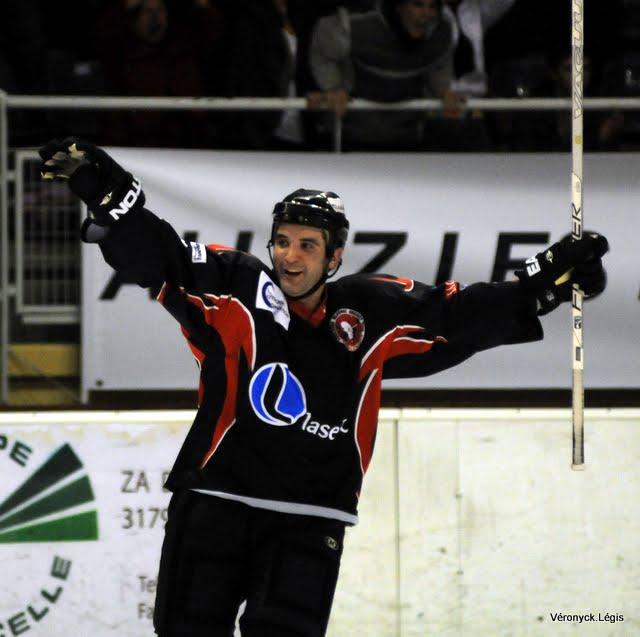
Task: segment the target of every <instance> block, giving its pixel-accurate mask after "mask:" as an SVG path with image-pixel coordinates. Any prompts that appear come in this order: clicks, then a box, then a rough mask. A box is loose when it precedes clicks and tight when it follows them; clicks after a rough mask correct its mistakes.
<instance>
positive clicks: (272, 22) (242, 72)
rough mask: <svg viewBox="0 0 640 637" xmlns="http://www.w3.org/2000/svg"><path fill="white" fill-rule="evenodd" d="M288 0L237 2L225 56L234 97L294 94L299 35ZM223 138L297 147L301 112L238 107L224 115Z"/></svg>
mask: <svg viewBox="0 0 640 637" xmlns="http://www.w3.org/2000/svg"><path fill="white" fill-rule="evenodd" d="M288 4H289V3H288V2H287V0H252V1H250V2H243V3H241V4H240V5H239V6H238V9H239V13H238V19H237V20H236V23H235V26H234V30H233V38H232V41H233V49H232V55H231V59H230V78H229V93H230V95H231V96H233V97H296V96H297V95H298V90H297V83H296V78H297V75H298V73H297V66H298V37H297V32H296V27H295V26H294V21H293V19H292V16H291V15H290V14H289V7H288ZM226 128H227V131H228V135H229V136H230V138H229V140H228V143H230V144H231V145H233V146H234V147H241V148H251V149H265V150H275V149H297V148H301V147H302V146H303V144H304V132H303V126H302V118H301V115H300V112H299V111H297V110H295V109H291V110H286V111H284V112H280V111H263V112H251V111H242V112H240V113H235V114H233V115H231V116H230V117H229V125H228V126H227V127H226Z"/></svg>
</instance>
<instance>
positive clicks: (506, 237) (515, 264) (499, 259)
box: [489, 232, 549, 281]
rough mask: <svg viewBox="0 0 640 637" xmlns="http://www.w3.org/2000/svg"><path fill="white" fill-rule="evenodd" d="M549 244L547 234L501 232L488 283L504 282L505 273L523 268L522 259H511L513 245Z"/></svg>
mask: <svg viewBox="0 0 640 637" xmlns="http://www.w3.org/2000/svg"><path fill="white" fill-rule="evenodd" d="M537 243H540V244H543V245H546V244H548V243H549V233H548V232H501V233H500V234H499V235H498V247H497V249H496V259H495V261H494V263H493V272H492V273H491V278H490V279H489V280H490V281H505V280H506V278H507V277H506V275H507V272H509V271H510V270H516V269H518V268H521V267H523V265H524V259H512V258H511V248H512V246H514V245H518V244H523V245H531V244H537Z"/></svg>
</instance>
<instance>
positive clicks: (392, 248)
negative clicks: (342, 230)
mask: <svg viewBox="0 0 640 637" xmlns="http://www.w3.org/2000/svg"><path fill="white" fill-rule="evenodd" d="M353 242H354V243H382V244H384V248H382V250H380V252H378V254H376V255H375V256H374V257H373V259H371V260H370V261H368V262H367V263H365V264H364V265H363V266H362V268H360V270H359V272H368V273H373V272H379V271H380V269H381V268H382V266H383V265H385V263H388V262H389V261H390V260H391V259H392V257H393V256H394V255H396V254H397V253H398V252H399V251H400V249H401V248H402V246H404V244H405V243H406V242H407V233H406V232H356V233H355V235H354V237H353Z"/></svg>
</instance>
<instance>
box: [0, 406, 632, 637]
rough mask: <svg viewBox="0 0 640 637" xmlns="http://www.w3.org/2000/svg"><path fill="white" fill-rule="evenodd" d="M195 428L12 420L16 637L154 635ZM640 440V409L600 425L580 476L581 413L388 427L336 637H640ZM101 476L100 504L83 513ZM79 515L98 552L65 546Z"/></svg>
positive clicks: (11, 610) (498, 415) (141, 418)
mask: <svg viewBox="0 0 640 637" xmlns="http://www.w3.org/2000/svg"><path fill="white" fill-rule="evenodd" d="M192 417H193V412H186V411H181V412H166V411H165V412H120V413H118V412H73V413H71V412H51V413H39V414H31V413H0V477H1V478H2V479H1V481H0V563H1V564H2V567H3V577H2V578H0V637H5V636H6V637H8V636H9V635H19V634H22V633H23V632H24V633H27V634H28V635H33V637H38V636H43V637H44V636H46V637H63V636H65V637H66V636H67V635H69V634H75V635H78V636H79V637H85V636H89V635H91V636H92V637H103V636H104V637H110V636H111V635H118V636H119V637H143V636H149V635H152V634H153V631H152V628H151V619H150V617H151V612H152V605H153V599H154V586H155V573H156V570H157V561H158V554H159V550H160V544H161V541H162V518H163V515H164V508H165V507H166V504H167V502H168V498H169V494H168V493H166V492H164V491H163V490H162V488H161V485H162V478H163V472H165V471H167V470H168V469H169V468H170V466H171V463H172V461H173V458H174V456H175V454H176V453H177V450H178V448H179V446H180V443H181V441H182V439H183V437H184V435H185V433H186V429H187V427H188V425H189V423H190V421H191V419H192ZM639 425H640V410H625V409H612V410H587V413H586V443H585V448H586V449H585V453H586V463H587V466H586V471H584V472H573V471H571V469H570V459H571V425H570V412H569V410H414V409H406V410H383V411H382V412H381V421H380V426H379V433H378V438H377V443H376V451H375V454H374V459H373V462H372V465H371V468H370V470H369V473H368V474H367V476H366V478H365V485H364V490H363V496H362V501H361V506H360V524H359V525H358V526H356V527H354V528H351V529H349V530H348V532H347V540H346V547H345V555H344V558H343V566H342V572H341V577H340V581H339V584H338V590H337V592H336V598H335V603H334V611H333V616H332V621H331V624H330V628H329V631H328V635H329V636H330V637H351V636H353V637H356V636H357V637H425V636H429V635H435V636H438V637H447V636H452V637H453V636H468V637H474V636H476V635H477V636H481V637H486V636H491V637H493V636H505V637H507V636H512V637H525V636H526V637H533V636H536V635H552V636H554V637H555V636H556V635H576V636H577V635H580V636H582V635H598V636H600V635H620V636H625V637H626V636H630V635H637V634H640V579H639V578H638V559H639V554H640V553H639V551H638V549H639V544H640V541H639V540H638V538H639V537H640V505H639V504H638V492H639V491H640V468H639V465H640V463H639V462H638V461H639V460H640V436H638V433H637V432H638V426H639ZM60 448H66V449H67V451H68V450H69V449H70V450H71V452H72V455H75V457H77V459H78V460H79V463H80V464H81V465H82V466H81V467H79V468H78V467H77V466H76V467H75V472H74V473H70V474H69V475H67V476H66V477H63V478H61V479H60V480H59V481H58V482H55V484H54V478H53V477H52V476H53V475H54V473H53V469H52V467H51V464H49V465H46V470H44V471H43V472H40V474H38V475H40V476H41V478H40V481H39V486H36V487H34V489H35V490H36V491H38V494H36V495H32V496H31V497H30V499H27V498H26V496H24V495H22V496H20V492H19V491H18V489H19V487H20V485H22V484H24V483H25V482H27V483H28V481H29V478H30V477H31V476H33V474H34V473H36V471H37V470H38V469H39V468H40V467H41V466H43V465H45V464H46V462H47V460H48V459H49V458H50V457H51V456H52V455H53V454H54V453H55V452H56V451H57V450H59V449H60ZM63 464H64V463H63ZM72 468H73V467H72ZM56 475H57V476H58V478H59V476H60V471H58V474H56ZM84 476H86V477H88V479H89V482H90V484H91V489H92V490H91V494H92V495H91V496H90V497H85V498H84V499H83V498H80V499H78V498H77V497H76V499H75V500H73V493H75V491H74V489H73V485H72V484H71V483H72V482H73V481H74V480H75V479H78V478H80V479H82V478H83V477H84ZM61 486H62V488H61ZM65 486H66V487H67V488H66V489H64V487H65ZM58 491H60V492H63V493H64V494H71V496H70V497H71V499H69V498H67V496H66V495H65V496H64V497H63V495H56V494H57V493H58ZM16 492H17V493H18V496H16V498H17V500H20V502H18V503H17V504H16V500H13V501H12V500H8V498H10V497H11V496H12V494H14V493H16ZM65 498H66V499H65ZM42 501H45V502H47V503H50V506H49V508H48V509H45V507H44V505H42V504H39V502H42ZM5 502H8V504H7V505H6V506H5V508H4V509H3V504H4V503H5ZM34 503H35V504H34ZM67 506H70V507H72V508H65V507H67ZM94 511H95V514H94V513H93V512H94ZM78 515H79V516H84V518H83V519H92V517H93V518H95V519H97V539H81V538H80V539H79V538H77V537H75V538H74V537H69V536H68V539H67V541H52V538H51V535H52V533H55V531H51V527H52V526H53V527H54V528H57V529H60V528H63V529H66V531H63V532H65V533H68V534H69V533H70V535H71V536H73V535H74V533H75V531H74V529H75V528H76V527H74V526H73V524H72V523H71V522H69V524H68V525H67V526H66V527H65V526H64V523H63V522H61V519H65V518H69V517H70V516H78ZM77 519H79V518H78V517H74V518H73V520H77ZM61 525H62V526H61ZM69 525H71V526H69ZM25 526H32V527H37V528H38V529H39V533H40V537H41V539H43V540H44V541H39V542H26V541H24V539H25V535H24V533H23V532H22V531H23V529H24V527H25ZM69 529H71V530H69ZM557 613H561V614H563V615H565V616H566V615H575V614H580V615H586V616H587V617H586V619H595V620H596V621H583V622H582V623H578V622H571V621H559V620H558V619H557V620H556V621H553V619H552V614H553V615H554V616H555V614H557ZM620 616H622V618H623V619H621V617H620ZM598 620H600V621H598ZM613 620H616V621H613Z"/></svg>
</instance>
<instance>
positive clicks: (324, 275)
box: [267, 241, 342, 301]
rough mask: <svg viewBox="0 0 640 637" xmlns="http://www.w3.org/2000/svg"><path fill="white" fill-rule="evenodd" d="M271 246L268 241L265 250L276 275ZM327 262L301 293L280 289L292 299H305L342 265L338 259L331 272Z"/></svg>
mask: <svg viewBox="0 0 640 637" xmlns="http://www.w3.org/2000/svg"><path fill="white" fill-rule="evenodd" d="M272 248H273V243H272V242H271V241H269V243H267V252H268V253H269V260H270V261H271V266H272V268H273V271H274V273H276V275H277V272H276V267H275V264H274V262H273V254H272V252H271V249H272ZM328 264H329V261H328V260H327V263H326V265H325V267H324V272H323V273H322V275H321V276H320V278H319V279H318V280H317V281H316V282H315V283H314V284H313V285H312V286H311V287H310V288H309V289H308V290H307V291H306V292H303V293H302V294H298V295H297V296H292V295H291V294H287V293H286V292H285V291H284V290H282V293H283V294H284V295H285V296H286V297H287V298H288V299H291V300H292V301H300V300H302V299H306V298H307V297H308V296H311V295H312V294H313V293H314V292H315V291H316V290H318V289H319V288H320V287H321V286H323V285H324V284H325V282H326V280H327V279H330V278H331V277H332V276H334V275H335V273H336V272H337V271H338V270H339V269H340V266H341V265H342V259H340V261H338V265H337V266H336V267H335V268H334V269H333V270H332V271H331V272H329V269H328V267H327V265H328Z"/></svg>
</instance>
